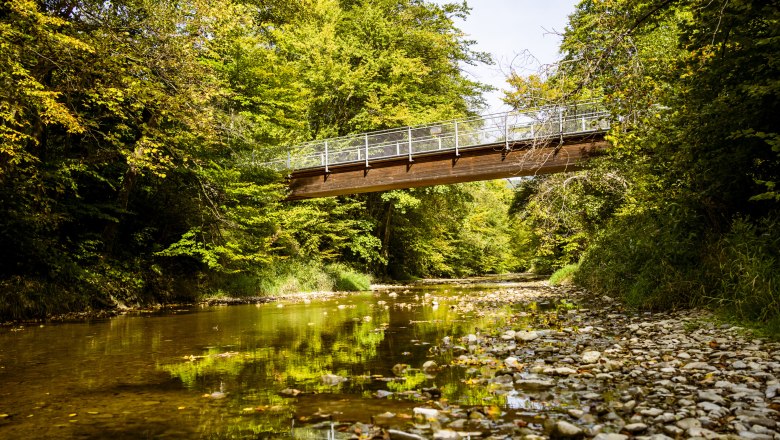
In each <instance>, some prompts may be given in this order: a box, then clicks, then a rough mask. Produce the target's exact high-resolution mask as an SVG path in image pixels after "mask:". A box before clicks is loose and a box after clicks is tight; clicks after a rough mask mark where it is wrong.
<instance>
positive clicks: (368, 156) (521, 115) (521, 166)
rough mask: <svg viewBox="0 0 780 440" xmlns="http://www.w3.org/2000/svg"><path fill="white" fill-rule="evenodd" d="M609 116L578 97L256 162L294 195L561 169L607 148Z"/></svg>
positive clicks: (326, 143)
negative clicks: (283, 173)
mask: <svg viewBox="0 0 780 440" xmlns="http://www.w3.org/2000/svg"><path fill="white" fill-rule="evenodd" d="M607 118H608V114H607V112H606V111H604V110H603V108H602V107H600V106H599V105H598V103H596V102H577V103H574V104H571V105H566V106H548V107H541V108H537V109H533V110H527V111H522V112H508V113H500V114H493V115H488V116H479V117H474V118H468V119H459V120H452V121H445V122H437V123H434V124H428V125H422V126H417V127H405V128H398V129H392V130H382V131H374V132H370V133H363V134H356V135H349V136H343V137H339V138H333V139H325V140H318V141H313V142H308V143H306V144H303V145H299V146H296V147H293V148H292V149H290V150H289V151H288V153H287V157H286V158H284V159H281V160H277V161H273V162H264V163H253V164H252V165H257V166H265V167H272V168H276V169H283V170H289V171H290V178H289V184H290V189H291V191H292V192H291V195H290V198H291V199H300V198H313V197H327V196H335V195H342V194H353V193H361V192H372V191H383V190H389V189H400V188H412V187H419V186H428V185H439V184H448V183H457V182H469V181H475V180H488V179H499V178H505V177H514V176H527V175H535V174H550V173H558V172H562V171H571V170H575V169H577V167H578V166H579V164H581V162H582V161H583V160H584V159H587V158H588V157H589V156H591V155H592V154H594V153H596V152H597V151H599V150H601V149H603V148H605V147H606V145H607V144H606V141H605V140H604V133H605V132H606V131H607V129H608V128H609V120H608V119H607Z"/></svg>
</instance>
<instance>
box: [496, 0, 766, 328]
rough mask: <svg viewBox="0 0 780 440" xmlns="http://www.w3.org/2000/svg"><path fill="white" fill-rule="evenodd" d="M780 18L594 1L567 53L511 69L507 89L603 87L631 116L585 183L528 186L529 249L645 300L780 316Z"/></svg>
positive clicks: (547, 92) (522, 213) (577, 91)
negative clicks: (544, 66)
mask: <svg viewBox="0 0 780 440" xmlns="http://www.w3.org/2000/svg"><path fill="white" fill-rule="evenodd" d="M779 23H780V8H778V6H777V5H776V4H773V3H767V2H760V1H752V0H741V1H737V2H724V3H721V4H715V3H712V2H708V1H704V0H702V1H693V2H683V3H680V2H669V1H663V0H661V1H639V2H637V1H628V0H599V1H595V0H584V1H582V2H580V3H579V5H578V6H577V10H576V12H575V13H574V14H573V15H572V16H571V17H570V23H569V26H568V27H567V30H566V33H565V36H564V40H563V43H562V47H561V50H562V53H563V54H564V56H565V59H564V61H563V62H562V63H560V64H559V66H558V67H557V69H556V70H554V71H553V72H552V73H551V74H550V75H547V76H538V75H537V76H530V77H519V76H516V75H515V76H513V77H512V78H510V82H511V84H512V85H513V87H514V90H512V91H509V92H507V93H506V101H507V102H509V103H512V104H513V105H515V106H517V107H523V106H527V105H534V104H537V103H539V102H546V100H556V99H567V98H571V97H576V96H581V95H582V94H593V95H596V96H604V102H605V104H606V105H607V106H608V107H609V108H610V109H611V111H612V112H613V114H614V115H615V119H617V120H619V122H618V123H616V124H614V125H613V128H612V131H611V132H610V134H609V136H608V139H609V140H610V141H611V144H612V147H611V148H610V150H609V154H608V156H607V157H606V158H605V159H603V160H601V161H597V162H595V164H596V166H595V168H594V169H593V170H591V171H589V173H588V176H587V177H586V178H583V177H576V178H575V179H582V182H581V183H582V184H577V185H575V186H571V185H567V184H564V182H567V179H568V178H567V177H563V176H561V177H557V176H556V177H554V178H550V179H534V180H532V181H528V182H525V183H524V185H522V186H521V187H520V189H519V190H518V192H517V194H516V196H515V201H514V202H513V211H514V212H516V213H518V214H517V215H518V217H519V218H520V219H521V222H520V227H521V228H522V229H523V230H524V231H525V233H524V234H525V235H524V236H523V239H524V240H525V241H524V242H525V243H526V245H527V246H531V247H534V246H535V247H536V250H535V251H528V250H525V251H523V252H522V256H523V258H524V260H525V261H527V262H528V263H529V264H530V265H533V266H534V267H548V268H554V267H561V266H562V265H564V264H567V263H571V262H574V261H581V265H580V269H579V270H578V271H577V272H576V273H575V281H576V282H578V283H580V284H582V285H585V286H586V287H589V288H591V289H594V290H599V291H602V292H606V293H610V294H612V295H617V296H622V297H624V298H625V299H626V301H627V302H628V303H630V304H632V305H634V306H637V307H645V308H651V309H659V308H669V307H677V306H688V305H691V304H710V305H713V306H715V307H719V308H721V309H723V310H727V311H728V313H729V314H730V315H732V316H734V317H736V318H738V319H741V320H748V321H755V322H763V323H770V322H778V319H779V318H778V316H780V310H779V309H778V308H777V297H778V287H777V286H778V285H777V278H776V275H775V274H774V273H773V272H772V271H771V270H770V269H769V268H770V267H772V265H775V266H776V262H777V253H776V249H777V247H778V246H777V243H778V237H780V232H778V230H777V228H776V226H775V225H776V224H777V218H778V201H780V200H779V199H778V198H777V192H776V188H777V176H778V175H780V156H778V153H780V149H778V142H777V139H778V133H780V120H778V119H777V118H776V117H775V116H774V115H776V114H777V111H778V110H780V87H778V84H780V83H779V82H778V81H779V80H778V78H780V70H779V69H780V67H778V66H780V64H778V63H777V62H776V61H777V60H778V59H780V45H778V44H777V38H778V36H777V31H776V30H777V29H778V24H779ZM575 176H576V175H575ZM548 182H549V183H552V184H551V185H548V184H547V183H548ZM569 182H570V181H569Z"/></svg>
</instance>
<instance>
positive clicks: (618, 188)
mask: <svg viewBox="0 0 780 440" xmlns="http://www.w3.org/2000/svg"><path fill="white" fill-rule="evenodd" d="M625 191H626V182H625V180H624V179H623V178H622V177H621V176H620V175H619V174H617V173H615V172H611V171H606V170H604V169H603V168H601V167H599V166H594V167H592V168H591V169H590V170H588V171H583V172H576V173H568V174H559V175H551V176H543V177H535V178H533V179H527V180H523V181H522V182H521V183H520V184H519V185H518V186H517V188H516V190H515V194H514V198H513V200H512V205H511V208H510V213H511V214H512V215H513V216H514V217H515V218H516V221H517V226H516V228H517V230H518V231H519V233H522V234H523V239H522V243H523V244H522V245H521V246H520V247H519V248H518V251H519V253H518V256H519V258H520V259H521V261H522V263H523V266H524V267H526V268H527V269H530V270H533V271H534V272H537V273H552V272H553V271H554V270H556V269H558V268H561V267H564V266H566V265H569V264H574V263H575V262H578V261H579V260H580V258H581V256H582V253H583V252H584V251H585V249H586V248H587V245H588V243H589V240H590V237H592V235H593V234H594V233H595V232H596V231H597V230H599V228H600V227H601V225H602V224H603V223H604V221H605V219H607V218H609V216H610V215H611V214H612V213H613V212H614V210H615V209H617V207H618V206H620V203H621V201H622V198H623V197H624V196H625ZM520 231H521V232H520Z"/></svg>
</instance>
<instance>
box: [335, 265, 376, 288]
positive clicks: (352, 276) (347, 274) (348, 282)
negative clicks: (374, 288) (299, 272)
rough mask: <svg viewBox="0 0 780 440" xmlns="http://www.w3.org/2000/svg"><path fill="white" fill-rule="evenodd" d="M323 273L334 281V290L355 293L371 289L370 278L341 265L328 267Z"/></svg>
mask: <svg viewBox="0 0 780 440" xmlns="http://www.w3.org/2000/svg"><path fill="white" fill-rule="evenodd" d="M325 272H326V273H327V274H328V275H330V277H331V278H332V279H333V280H334V282H333V288H334V289H336V290H339V291H352V292H357V291H363V290H370V289H371V277H369V276H368V275H366V274H362V273H359V272H356V271H354V270H352V269H350V268H349V267H347V266H345V265H343V264H331V265H328V266H326V267H325Z"/></svg>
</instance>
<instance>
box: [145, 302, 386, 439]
mask: <svg viewBox="0 0 780 440" xmlns="http://www.w3.org/2000/svg"><path fill="white" fill-rule="evenodd" d="M383 322H389V311H388V310H386V309H383V308H372V307H371V306H370V304H368V303H367V302H366V303H363V304H358V305H350V306H348V307H344V308H343V309H336V310H333V309H332V308H330V307H326V306H311V307H306V308H303V307H300V308H297V309H296V310H295V311H294V312H293V311H292V310H291V309H290V310H286V311H285V313H280V312H279V311H276V310H273V309H270V308H263V309H261V311H260V314H259V315H258V317H257V323H256V325H254V326H253V329H252V330H251V331H249V332H243V333H242V334H241V336H240V338H239V342H238V344H237V345H227V344H225V345H220V346H215V347H209V348H207V349H205V350H203V351H202V352H200V353H194V354H192V355H189V356H185V357H184V359H182V360H181V361H179V362H175V363H170V364H163V365H160V366H159V368H160V369H162V370H163V371H166V372H168V373H170V374H171V375H172V376H173V377H176V378H178V379H179V380H181V381H182V383H183V384H184V385H185V386H186V387H187V388H189V389H191V390H195V391H198V392H200V393H204V395H206V396H208V395H210V394H209V393H211V392H212V391H216V390H218V389H219V388H220V384H222V385H223V386H224V391H225V393H226V397H225V398H224V399H213V404H214V405H224V406H226V407H227V411H224V410H223V411H221V412H220V413H221V414H224V417H225V419H224V420H221V421H212V420H206V418H207V417H205V414H204V416H203V419H204V420H201V422H200V423H201V424H202V426H203V429H204V430H205V431H206V432H204V434H207V435H218V436H225V435H227V436H230V435H231V434H235V435H238V436H242V435H246V434H247V433H250V432H251V433H256V434H260V433H264V432H266V433H267V432H281V431H284V430H287V429H289V422H290V419H291V418H292V417H293V415H294V413H295V410H296V406H295V404H296V401H295V400H294V399H290V398H286V397H283V396H281V395H279V392H280V391H281V390H283V389H285V388H296V389H299V390H301V391H303V392H313V393H325V392H332V391H334V390H344V389H345V387H348V386H350V385H351V384H357V383H359V382H360V381H359V380H357V379H358V378H350V381H349V382H346V383H342V384H339V385H336V386H329V385H326V384H324V383H323V381H322V376H323V375H325V374H337V375H340V376H346V377H349V376H350V374H351V373H352V369H351V368H350V367H351V366H353V365H362V364H363V363H365V362H366V361H370V360H374V359H376V358H377V357H378V356H379V345H380V344H381V343H382V341H383V340H384V332H383V331H382V328H381V325H380V323H383ZM226 325H227V324H226ZM231 330H232V329H231ZM209 398H212V397H204V399H209ZM226 422H227V423H226Z"/></svg>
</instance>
